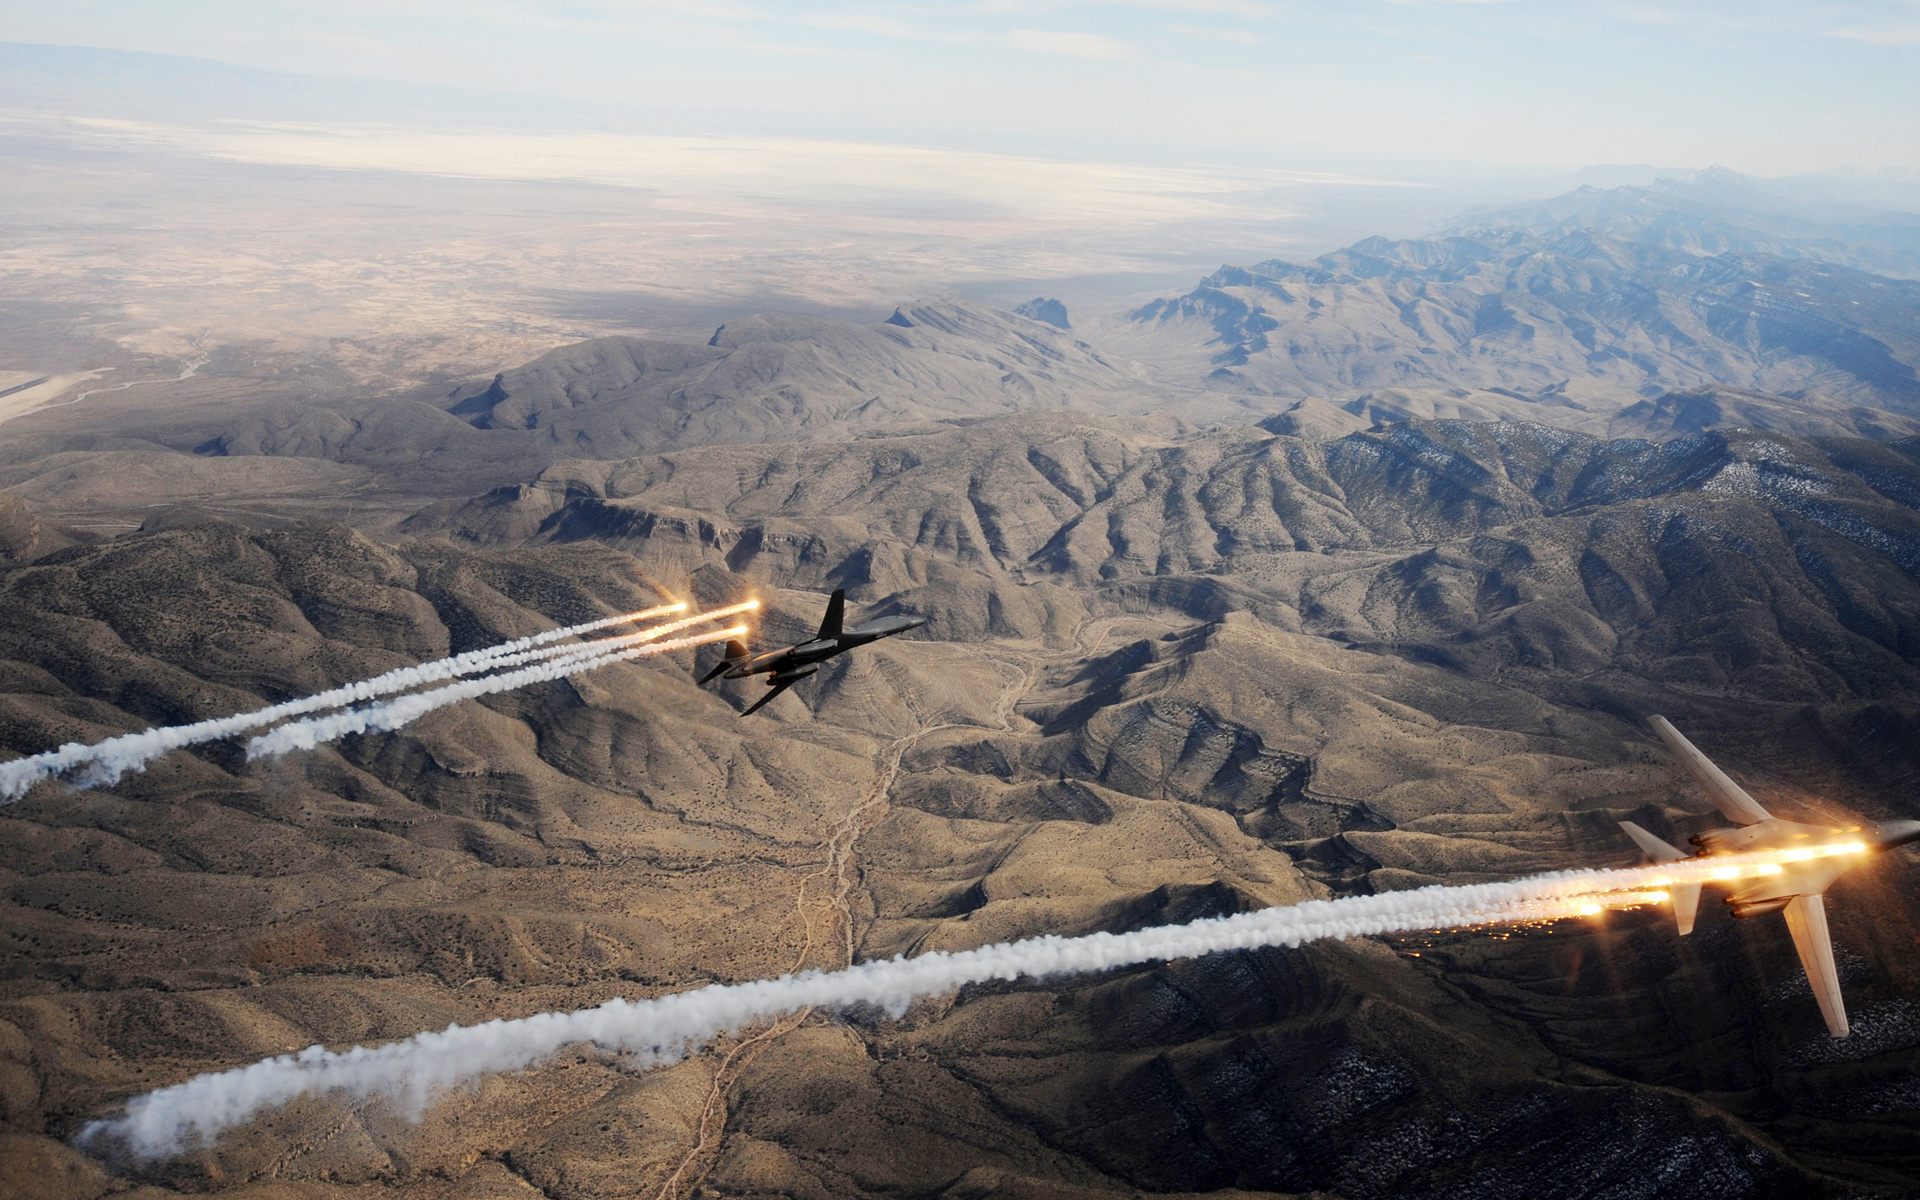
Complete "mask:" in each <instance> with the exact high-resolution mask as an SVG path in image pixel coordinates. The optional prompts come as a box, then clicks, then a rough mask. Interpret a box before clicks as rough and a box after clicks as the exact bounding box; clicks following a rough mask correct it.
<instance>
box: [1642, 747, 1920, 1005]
mask: <svg viewBox="0 0 1920 1200" xmlns="http://www.w3.org/2000/svg"><path fill="white" fill-rule="evenodd" d="M1648 723H1649V724H1651V725H1652V726H1653V731H1654V732H1655V733H1657V734H1659V735H1660V740H1661V741H1664V742H1665V743H1666V744H1667V748H1668V749H1669V750H1672V751H1673V754H1674V757H1675V758H1678V759H1679V760H1680V762H1681V765H1683V766H1685V767H1686V768H1687V773H1688V774H1690V775H1692V776H1693V779H1694V782H1695V783H1698V784H1699V785H1700V790H1702V791H1704V792H1705V793H1706V794H1707V798H1708V799H1709V800H1712V801H1713V805H1714V807H1715V808H1718V809H1719V810H1720V812H1721V815H1723V816H1725V817H1726V818H1727V820H1729V821H1733V822H1735V823H1737V824H1738V825H1740V826H1741V828H1739V829H1711V830H1708V831H1707V832H1706V833H1698V834H1695V835H1694V836H1693V837H1691V838H1689V839H1688V841H1690V842H1691V843H1692V844H1693V845H1694V846H1695V847H1697V850H1696V852H1695V854H1694V855H1691V856H1689V855H1688V854H1686V853H1685V852H1683V851H1681V850H1680V849H1679V848H1678V847H1676V846H1670V845H1668V844H1667V843H1665V842H1663V841H1661V840H1660V839H1659V838H1657V837H1655V836H1653V835H1652V834H1651V833H1648V832H1647V831H1646V830H1644V829H1642V828H1640V827H1639V826H1638V825H1635V824H1634V823H1633V822H1632V821H1622V822H1620V828H1622V829H1624V830H1626V831H1627V836H1628V837H1630V838H1632V839H1633V840H1634V843H1635V844H1636V845H1638V846H1639V847H1640V849H1642V850H1644V851H1645V852H1646V854H1647V857H1649V858H1651V859H1653V861H1654V862H1657V863H1665V862H1675V861H1677V860H1679V859H1683V858H1688V857H1700V858H1704V857H1707V856H1710V855H1715V854H1747V853H1753V852H1756V851H1758V852H1772V853H1776V854H1778V855H1779V861H1778V868H1779V869H1778V870H1774V868H1773V866H1771V865H1769V866H1766V867H1764V868H1763V869H1764V870H1766V871H1767V872H1768V873H1767V874H1763V875H1753V876H1746V875H1741V876H1740V877H1738V878H1736V879H1735V880H1734V881H1732V882H1731V883H1730V885H1729V886H1730V887H1731V889H1732V890H1731V891H1730V892H1729V894H1728V895H1727V897H1726V904H1727V907H1728V908H1729V909H1731V910H1732V911H1733V915H1734V916H1736V917H1757V916H1760V915H1761V914H1762V913H1770V912H1779V913H1784V914H1785V915H1786V918H1787V931H1788V932H1789V933H1791V934H1793V947H1794V949H1796V950H1798V951H1799V952H1800V965H1801V966H1803V967H1805V968H1806V970H1807V981H1808V982H1809V983H1811V984H1812V985H1813V998H1814V1000H1816V1001H1817V1002H1818V1003H1819V1005H1820V1015H1821V1016H1823V1017H1825V1018H1826V1020H1827V1032H1829V1033H1831V1034H1832V1035H1833V1036H1834V1037H1837V1038H1843V1037H1846V1036H1847V1033H1848V1029H1847V1009H1846V1005H1845V1004H1844V1003H1843V1002H1842V1001H1841V999H1840V974H1839V972H1838V971H1836V970H1835V969H1834V965H1833V941H1832V939H1831V938H1830V937H1829V936H1828V934H1827V908H1826V895H1825V894H1826V890H1827V888H1829V887H1831V886H1832V885H1833V881H1834V880H1836V879H1838V878H1839V877H1840V876H1841V875H1842V874H1843V873H1844V872H1845V871H1846V870H1847V868H1849V867H1852V866H1854V865H1855V864H1857V863H1858V862H1859V861H1860V860H1861V858H1862V857H1863V856H1864V855H1865V854H1869V853H1877V852H1879V851H1882V850H1890V849H1892V848H1893V847H1895V846H1899V845H1904V844H1905V843H1907V842H1911V841H1916V840H1920V821H1882V822H1880V823H1879V824H1878V825H1876V826H1874V827H1873V828H1872V829H1871V830H1869V829H1865V828H1862V827H1861V826H1858V825H1853V826H1846V827H1839V826H1828V825H1800V824H1796V823H1794V822H1792V821H1782V820H1780V819H1779V818H1778V817H1775V816H1773V815H1772V814H1770V813H1768V812H1767V810H1766V809H1764V808H1761V807H1760V805H1759V803H1758V802H1756V801H1755V800H1754V798H1753V797H1752V796H1749V795H1747V793H1746V791H1745V789H1743V788H1742V787H1741V786H1740V785H1739V784H1737V783H1735V782H1734V781H1733V780H1731V779H1729V778H1727V774H1726V772H1725V771H1722V770H1721V769H1720V768H1719V767H1716V766H1714V765H1713V763H1712V761H1711V760H1709V759H1708V758H1707V756H1706V755H1704V754H1702V753H1700V751H1698V750H1696V749H1694V746H1693V743H1692V742H1689V741H1688V740H1687V739H1686V738H1684V737H1682V736H1681V735H1680V731H1679V730H1678V729H1675V728H1674V727H1673V723H1672V722H1670V721H1668V720H1667V719H1666V718H1665V717H1654V718H1652V719H1651V720H1650V721H1649V722H1648ZM1836 851H1838V852H1836ZM1668 894H1669V896H1670V897H1671V898H1672V903H1673V920H1674V923H1675V924H1676V925H1677V926H1679V929H1680V933H1681V935H1682V936H1685V935H1686V934H1689V933H1691V932H1693V918H1694V914H1695V913H1696V912H1697V911H1698V909H1699V907H1700V885H1699V884H1698V883H1685V884H1675V885H1673V886H1671V887H1669V888H1668Z"/></svg>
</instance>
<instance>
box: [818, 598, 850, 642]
mask: <svg viewBox="0 0 1920 1200" xmlns="http://www.w3.org/2000/svg"><path fill="white" fill-rule="evenodd" d="M846 615H847V590H846V589H845V588H835V589H833V595H831V596H829V597H827V615H826V616H824V617H822V618H820V632H819V633H816V634H814V635H813V636H814V639H815V640H816V641H822V642H824V641H826V640H827V639H828V638H837V637H839V636H840V623H841V621H842V620H844V619H845V617H846Z"/></svg>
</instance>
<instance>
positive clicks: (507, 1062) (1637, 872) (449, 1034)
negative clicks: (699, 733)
mask: <svg viewBox="0 0 1920 1200" xmlns="http://www.w3.org/2000/svg"><path fill="white" fill-rule="evenodd" d="M1749 859H1752V860H1755V861H1756V862H1758V861H1770V860H1768V859H1766V856H1763V855H1739V856H1734V855H1729V856H1724V857H1720V858H1716V859H1714V860H1712V864H1711V866H1699V865H1695V864H1693V863H1690V862H1681V863H1666V864H1662V865H1660V866H1657V867H1640V868H1630V869H1626V870H1617V871H1562V872H1558V873H1554V874H1549V875H1537V876H1533V877H1531V878H1527V879H1519V880H1514V881H1512V882H1508V883H1483V884H1471V885H1467V886H1463V887H1440V886H1436V887H1426V888H1420V889H1417V890H1413V891H1405V892H1388V893H1385V894H1382V895H1374V896H1351V897H1347V898H1345V899H1340V900H1313V901H1309V902H1307V903H1304V904H1296V905H1292V906H1289V907H1282V908H1269V909H1264V910H1262V911H1260V912H1254V913H1243V914H1240V915H1237V916H1231V917H1218V918H1209V919H1205V920H1200V921H1195V922H1192V923H1191V924H1187V925H1173V926H1160V927H1157V928H1153V929H1142V930H1138V931H1136V932H1132V933H1123V934H1111V933H1095V934H1091V935H1089V936H1086V937H1077V938H1067V937H1056V936H1046V937H1037V938H1030V939H1028V940H1026V941H1020V942H1009V943H1003V944H1000V945H994V946H984V947H981V948H980V949H977V950H966V951H960V952H956V953H948V952H944V951H935V952H932V953H929V954H923V955H920V956H919V957H917V958H895V959H891V960H888V961H886V962H873V963H863V964H861V965H859V966H855V967H849V968H847V969H845V970H841V971H832V972H820V971H807V972H803V973H801V974H798V975H783V976H781V977H780V978H778V979H767V980H760V981H758V982H754V983H739V984H713V985H711V986H708V987H703V988H699V989H696V990H694V991H689V992H680V993H677V994H673V995H667V996H661V997H659V998H657V999H652V1000H638V1001H628V1000H610V1001H608V1002H607V1003H605V1004H602V1005H600V1006H599V1007H597V1008H588V1009H581V1010H578V1011H575V1012H549V1013H540V1014H538V1015H536V1016H531V1017H523V1018H520V1019H518V1020H511V1021H508V1020H497V1021H489V1022H487V1023H486V1024H484V1025H472V1026H460V1025H449V1026H448V1027H447V1028H446V1029H444V1030H441V1031H439V1032H427V1033H421V1034H417V1035H415V1036H414V1037H411V1038H408V1039H407V1040H405V1041H402V1042H394V1043H390V1044H388V1045H385V1046H377V1047H364V1046H355V1047H354V1048H352V1049H350V1050H346V1051H342V1052H334V1051H330V1050H327V1049H325V1048H324V1047H321V1046H310V1047H308V1048H307V1049H305V1050H303V1051H301V1052H300V1053H299V1054H292V1055H283V1056H280V1057H278V1058H270V1059H266V1060H265V1061H262V1062H257V1063H254V1064H253V1065H252V1066H248V1067H241V1068H238V1069H236V1070H232V1071H223V1072H218V1073H212V1074H206V1075H200V1076H196V1077H195V1078H193V1079H190V1080H188V1081H187V1082H185V1083H181V1084H176V1085H175V1086H173V1087H168V1088H161V1089H160V1090H158V1091H154V1092H149V1093H147V1094H146V1095H143V1096H137V1097H135V1098H134V1099H133V1100H131V1101H129V1102H128V1104H127V1111H126V1115H125V1116H123V1117H120V1118H118V1119H115V1120H109V1121H95V1122H93V1123H92V1124H90V1125H88V1126H87V1128H86V1129H85V1130H84V1131H83V1132H82V1134H81V1137H80V1141H81V1142H82V1143H83V1144H88V1143H93V1142H96V1141H102V1140H104V1141H105V1142H107V1143H108V1144H112V1145H117V1146H120V1147H123V1148H124V1149H125V1150H126V1151H127V1152H128V1153H131V1154H133V1155H134V1156H136V1157H139V1158H143V1159H154V1158H162V1157H166V1156H169V1155H172V1154H176V1153H178V1152H180V1151H181V1150H183V1149H185V1148H186V1147H188V1146H190V1145H193V1144H195V1143H205V1142H207V1141H210V1140H211V1139H213V1138H214V1137H216V1136H217V1135H218V1134H219V1133H220V1132H221V1131H222V1130H225V1129H228V1128H231V1127H232V1126H234V1125H238V1124H240V1123H242V1122H244V1121H247V1120H250V1119H251V1118H252V1117H253V1116H254V1115H255V1114H257V1113H259V1112H261V1111H262V1110H264V1109H267V1108H272V1107H276V1106H278V1105H282V1104H285V1103H287V1102H288V1101H290V1100H293V1099H295V1098H296V1097H299V1096H303V1095H309V1094H314V1093H321V1092H338V1093H342V1094H344V1095H347V1096H351V1097H355V1098H364V1097H369V1096H376V1095H378V1096H386V1097H389V1098H392V1099H394V1100H395V1101H398V1102H399V1103H401V1104H402V1105H403V1106H405V1107H407V1108H408V1109H409V1110H410V1111H413V1112H416V1113H417V1112H419V1111H420V1110H421V1109H422V1108H424V1107H425V1105H426V1104H427V1103H428V1102H429V1101H430V1100H431V1099H432V1098H433V1097H434V1095H435V1094H436V1093H437V1092H438V1091H440V1090H441V1089H444V1088H447V1087H450V1086H453V1085H455V1084H459V1083H462V1082H464V1081H467V1080H471V1079H474V1078H476V1077H478V1076H480V1075H485V1074H492V1073H497V1072H501V1071H514V1070H519V1069H521V1068H523V1067H527V1066H531V1065H532V1064H534V1063H537V1062H539V1061H540V1060H542V1059H544V1058H546V1057H548V1056H549V1055H551V1054H553V1053H554V1052H556V1051H557V1050H559V1049H560V1048H561V1047H563V1046H568V1045H574V1044H578V1043H581V1042H591V1043H594V1044H596V1045H599V1046H604V1047H608V1048H612V1049H616V1050H620V1051H625V1052H628V1053H632V1054H634V1055H636V1056H638V1057H639V1058H640V1059H641V1061H642V1062H643V1064H648V1065H651V1064H655V1063H660V1062H669V1061H673V1060H675V1059H678V1058H679V1057H681V1056H682V1055H684V1054H685V1053H687V1052H688V1050H689V1049H690V1048H691V1047H693V1046H694V1045H696V1044H698V1043H700V1042H704V1041H705V1040H707V1039H709V1038H712V1037H715V1036H717V1035H719V1034H722V1033H725V1032H728V1031H731V1030H738V1029H741V1028H743V1027H744V1026H747V1025H750V1024H752V1023H754V1022H756V1021H760V1020H764V1019H767V1018H770V1017H775V1016H778V1015H781V1014H784V1013H790V1012H794V1011H797V1010H799V1009H802V1008H807V1007H812V1006H823V1007H826V1008H829V1009H843V1008H846V1007H849V1006H852V1005H874V1006H878V1007H880V1008H882V1009H884V1010H885V1011H887V1012H888V1013H890V1014H892V1015H894V1016H899V1015H901V1014H903V1013H904V1012H905V1011H906V1009H907V1006H908V1005H909V1004H910V1003H912V1001H914V1000H915V999H917V998H920V997H924V996H933V995H939V994H942V993H945V992H948V991H951V990H953V989H954V988H956V987H959V986H961V985H963V984H968V983H980V982H984V981H987V980H996V979H998V980H1014V979H1020V978H1023V977H1024V978H1030V979H1044V978H1047V977H1049V976H1055V975H1063V974H1068V973H1078V972H1086V971H1103V970H1107V969H1110V968H1113V967H1123V966H1130V965H1134V964H1137V963H1142V962H1148V961H1153V960H1160V959H1175V958H1189V957H1193V956H1196V955H1202V954H1213V953H1217V952H1219V951H1223V950H1245V949H1251V948H1254V947H1259V946H1299V945H1303V944H1305V943H1307V942H1313V941H1320V940H1323V939H1328V938H1349V937H1361V936H1367V935H1377V934H1387V933H1402V932H1410V931H1415V930H1433V929H1456V928H1462V927H1466V926H1474V925H1486V924H1492V923H1498V922H1505V921H1515V920H1543V919H1552V918H1554V917H1559V916H1570V915H1574V914H1576V913H1583V912H1587V911H1589V910H1591V909H1593V908H1594V907H1595V906H1596V905H1599V904H1604V903H1641V902H1644V901H1646V900H1647V899H1649V898H1650V897H1648V896H1647V895H1645V894H1632V895H1622V893H1643V890H1644V889H1649V888H1659V887H1664V886H1666V885H1667V884H1670V883H1678V882H1686V881H1689V880H1697V879H1704V878H1709V877H1720V876H1711V875H1710V872H1711V871H1713V870H1719V871H1722V872H1724V871H1725V870H1726V869H1728V868H1729V867H1739V866H1742V865H1746V860H1749Z"/></svg>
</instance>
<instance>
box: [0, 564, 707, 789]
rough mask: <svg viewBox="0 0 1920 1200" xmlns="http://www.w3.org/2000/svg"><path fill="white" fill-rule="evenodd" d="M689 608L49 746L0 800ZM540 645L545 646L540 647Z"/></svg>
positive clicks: (10, 781) (615, 619) (9, 774)
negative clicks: (247, 707) (71, 774)
mask: <svg viewBox="0 0 1920 1200" xmlns="http://www.w3.org/2000/svg"><path fill="white" fill-rule="evenodd" d="M686 607H687V605H686V604H685V603H684V602H682V603H678V604H663V605H659V606H658V607H655V608H648V609H641V610H639V611H637V612H629V613H621V614H619V615H617V616H611V617H600V618H597V619H595V620H592V621H584V622H581V623H580V624H578V625H569V626H566V627H565V628H562V629H548V630H545V631H543V632H540V633H535V634H529V635H528V636H526V637H522V638H515V639H514V640H512V641H509V642H502V643H500V644H499V645H497V646H488V647H486V648H484V649H480V650H468V651H465V652H464V653H461V654H456V655H453V656H452V657H449V658H442V659H437V660H435V661H433V662H427V663H421V664H419V665H417V666H411V667H398V668H395V669H394V670H391V671H388V672H387V673H385V674H384V675H376V676H374V677H373V678H371V679H362V680H359V681H358V682H355V683H349V684H345V685H343V686H341V687H337V688H330V689H328V690H327V691H324V692H318V693H316V694H314V695H311V696H303V697H301V698H300V699H298V700H288V701H285V702H283V703H280V704H273V705H268V706H267V707H266V708H261V709H256V710H254V711H253V712H247V713H236V714H234V715H233V716H230V717H215V718H212V719H210V720H205V721H195V722H193V723H191V724H187V725H168V726H163V727H161V728H158V729H148V730H145V731H143V732H141V733H126V734H121V735H120V736H118V737H111V738H108V739H106V740H105V741H101V742H95V743H93V744H91V745H89V744H87V743H85V742H68V743H67V744H66V745H64V746H61V747H60V748H59V749H57V750H48V751H46V752H44V753H41V754H35V755H30V756H28V757H26V758H16V759H13V760H11V761H9V762H4V763H0V804H9V803H11V802H13V801H15V800H18V799H19V798H20V797H22V796H24V795H26V794H27V791H28V789H29V788H31V787H33V785H34V784H36V783H38V782H40V781H41V780H42V779H47V778H51V777H52V776H55V775H60V774H64V773H66V772H68V771H71V770H73V769H74V768H76V767H82V766H84V767H86V768H87V770H86V771H85V772H84V773H83V774H82V775H80V776H79V777H78V778H76V779H75V780H74V782H75V783H76V784H77V785H79V786H81V787H102V786H106V785H110V784H113V783H117V782H118V781H119V779H120V777H121V776H122V775H125V774H126V773H127V772H128V771H138V770H143V769H144V768H145V767H146V766H147V764H148V763H151V762H152V761H153V760H155V759H157V758H159V757H161V756H162V755H164V754H167V753H168V752H170V751H173V750H178V749H180V748H182V747H184V746H194V745H199V744H201V743H203V742H215V741H219V740H220V739H222V738H229V737H234V736H236V735H237V734H242V733H245V732H247V731H248V730H252V729H259V728H261V727H262V726H266V725H272V724H274V723H275V722H278V721H284V720H286V719H288V718H289V717H298V716H304V715H305V714H307V713H315V712H324V711H326V710H327V709H330V708H340V707H342V706H343V705H348V704H357V703H359V702H360V701H362V700H371V699H374V698H375V697H378V696H388V695H392V694H393V693H395V692H404V691H406V690H408V689H409V688H416V687H423V686H425V685H427V684H430V683H439V682H441V681H443V680H447V679H458V678H460V677H462V676H466V675H472V674H475V673H477V672H480V671H492V670H497V669H499V668H500V667H502V666H505V665H510V664H511V662H519V661H525V660H526V659H527V658H529V657H540V656H545V655H558V654H565V653H568V652H569V651H571V650H572V649H574V647H572V646H555V645H552V643H554V642H559V641H561V640H563V639H565V638H570V637H579V636H582V635H584V634H588V633H594V632H597V631H598V630H602V629H607V628H610V627H612V626H615V625H625V624H629V623H632V622H634V621H645V620H650V619H652V618H654V617H661V616H666V615H667V614H669V613H675V612H680V611H682V610H684V609H685V608H686ZM735 610H737V606H736V609H735ZM730 611H734V610H730ZM716 615H723V614H717V613H716V614H702V615H701V616H699V617H694V618H686V619H683V620H682V621H678V622H672V623H670V624H669V625H668V626H664V627H662V628H661V629H658V630H647V631H645V632H646V633H650V634H654V635H655V636H659V635H661V634H663V633H666V632H671V631H672V630H675V629H682V628H685V627H686V625H688V624H693V623H697V622H698V621H699V620H702V619H707V618H710V617H713V616H716ZM542 647H544V649H541V648H542Z"/></svg>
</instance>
